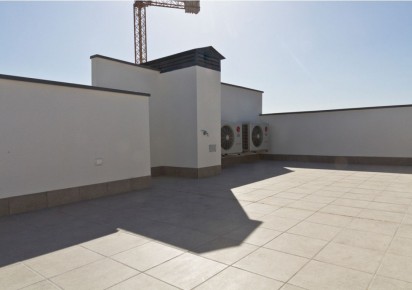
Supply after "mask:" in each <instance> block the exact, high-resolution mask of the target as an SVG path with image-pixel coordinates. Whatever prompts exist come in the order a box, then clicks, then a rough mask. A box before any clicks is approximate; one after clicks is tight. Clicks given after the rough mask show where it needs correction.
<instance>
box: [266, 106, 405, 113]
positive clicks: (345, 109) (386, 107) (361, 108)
mask: <svg viewBox="0 0 412 290" xmlns="http://www.w3.org/2000/svg"><path fill="white" fill-rule="evenodd" d="M407 107H410V108H412V104H409V105H391V106H376V107H358V108H343V109H330V110H314V111H298V112H281V113H267V114H260V115H259V116H272V115H291V114H313V113H329V112H343V111H360V110H374V109H391V108H407Z"/></svg>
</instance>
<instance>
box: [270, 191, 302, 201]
mask: <svg viewBox="0 0 412 290" xmlns="http://www.w3.org/2000/svg"><path fill="white" fill-rule="evenodd" d="M305 196H307V194H306V193H294V192H287V191H285V192H281V193H278V194H276V197H280V198H288V199H295V200H296V199H301V198H303V197H305Z"/></svg>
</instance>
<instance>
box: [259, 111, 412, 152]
mask: <svg viewBox="0 0 412 290" xmlns="http://www.w3.org/2000/svg"><path fill="white" fill-rule="evenodd" d="M261 120H262V121H264V122H267V123H269V125H270V130H271V139H270V148H271V149H270V152H269V153H272V154H292V155H294V154H296V155H322V156H365V157H412V107H402V108H399V107H398V108H396V107H395V108H381V109H379V108H377V109H367V110H350V111H337V112H318V113H304V114H285V115H267V116H262V117H261Z"/></svg>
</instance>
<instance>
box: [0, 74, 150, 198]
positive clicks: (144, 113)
mask: <svg viewBox="0 0 412 290" xmlns="http://www.w3.org/2000/svg"><path fill="white" fill-rule="evenodd" d="M148 106H149V100H148V97H143V96H137V95H130V94H121V93H112V92H103V91H96V90H87V89H80V88H72V87H62V86H55V85H46V84H38V83H29V82H22V81H13V80H4V79H0V198H3V197H7V196H15V195H23V194H30V193H36V192H44V191H50V190H56V189H63V188H69V187H75V186H82V185H89V184H96V183H101V182H109V181H114V180H122V179H128V178H134V177H140V176H147V175H150V142H149V114H148Z"/></svg>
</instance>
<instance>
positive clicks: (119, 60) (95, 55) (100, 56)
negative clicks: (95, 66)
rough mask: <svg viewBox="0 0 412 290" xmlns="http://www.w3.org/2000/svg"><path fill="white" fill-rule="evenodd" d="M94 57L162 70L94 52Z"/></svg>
mask: <svg viewBox="0 0 412 290" xmlns="http://www.w3.org/2000/svg"><path fill="white" fill-rule="evenodd" d="M93 58H102V59H106V60H111V61H115V62H119V63H123V64H127V65H132V66H137V67H141V68H145V69H150V70H154V71H157V72H159V71H160V70H159V69H156V68H152V67H149V66H145V65H142V64H136V63H133V62H128V61H125V60H121V59H117V58H112V57H108V56H105V55H101V54H94V55H92V56H90V59H93Z"/></svg>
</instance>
